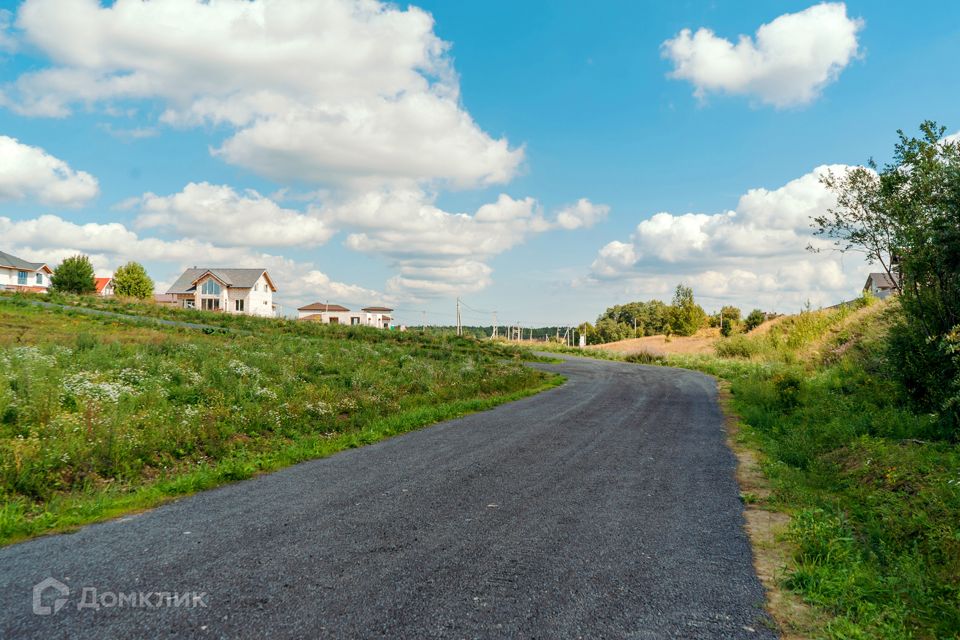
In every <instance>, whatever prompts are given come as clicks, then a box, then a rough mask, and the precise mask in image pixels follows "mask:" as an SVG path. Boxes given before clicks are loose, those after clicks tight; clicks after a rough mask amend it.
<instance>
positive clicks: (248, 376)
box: [0, 296, 559, 543]
mask: <svg viewBox="0 0 960 640" xmlns="http://www.w3.org/2000/svg"><path fill="white" fill-rule="evenodd" d="M31 298H32V297H31ZM90 304H91V306H99V307H105V308H110V309H111V310H124V311H126V312H133V313H137V314H138V315H140V316H142V317H151V316H157V317H167V318H170V319H176V320H181V319H182V320H188V321H194V322H195V321H201V322H203V321H207V322H212V323H213V325H214V326H227V327H230V328H234V329H241V331H229V332H223V331H217V330H209V331H200V330H193V329H181V328H173V327H163V326H157V325H152V324H150V323H147V322H142V321H137V320H126V319H121V318H115V317H108V316H90V315H84V314H80V313H77V312H75V311H70V310H64V309H49V308H41V307H37V306H34V305H31V304H29V303H28V302H27V298H20V297H17V296H3V297H2V298H0V543H9V542H12V541H15V540H18V539H22V538H25V537H29V536H32V535H37V534H40V533H45V532H50V531H58V530H63V529H68V528H70V527H73V526H77V525H80V524H84V523H88V522H92V521H95V520H99V519H103V518H108V517H112V516H116V515H118V514H121V513H125V512H129V511H131V510H136V509H143V508H148V507H152V506H155V505H157V504H160V503H162V502H163V501H165V500H169V499H170V498H172V497H175V496H179V495H184V494H187V493H191V492H194V491H197V490H201V489H206V488H210V487H213V486H216V485H218V484H222V483H224V482H229V481H234V480H240V479H243V478H248V477H250V476H252V475H254V474H256V473H259V472H263V471H270V470H274V469H278V468H280V467H283V466H286V465H289V464H294V463H297V462H300V461H303V460H308V459H311V458H317V457H322V456H325V455H330V454H332V453H335V452H336V451H340V450H343V449H346V448H350V447H356V446H361V445H364V444H368V443H370V442H375V441H377V440H379V439H381V438H384V437H388V436H391V435H394V434H398V433H402V432H405V431H408V430H411V429H415V428H418V427H421V426H424V425H427V424H431V423H434V422H437V421H440V420H445V419H449V418H452V417H456V416H459V415H463V414H465V413H469V412H472V411H478V410H482V409H486V408H490V407H492V406H494V405H496V404H499V403H502V402H505V401H508V400H511V399H515V398H518V397H522V396H524V395H529V394H531V393H534V392H536V391H538V390H540V389H543V388H546V387H548V386H551V385H555V384H557V383H558V380H559V379H558V378H557V377H555V376H548V375H546V374H543V373H540V372H537V371H534V370H532V369H530V368H529V367H525V366H523V364H522V359H523V358H524V357H528V356H527V354H525V352H522V351H520V350H518V349H515V348H513V347H510V346H505V345H499V344H492V343H489V342H488V343H484V342H479V341H475V340H467V339H458V338H456V337H454V336H437V335H428V336H422V335H418V334H416V333H414V332H396V331H393V332H388V331H380V330H377V329H371V328H364V327H357V328H352V327H335V326H320V325H317V324H314V323H298V322H296V321H290V320H258V319H253V318H232V317H230V316H225V315H223V314H216V315H214V314H203V313H201V312H192V313H182V314H181V313H178V311H177V310H171V309H162V308H159V309H158V308H157V307H155V306H153V305H145V304H139V303H121V302H114V303H106V304H99V303H98V302H97V301H92V302H91V303H90Z"/></svg>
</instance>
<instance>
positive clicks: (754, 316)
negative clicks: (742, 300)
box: [743, 309, 767, 331]
mask: <svg viewBox="0 0 960 640" xmlns="http://www.w3.org/2000/svg"><path fill="white" fill-rule="evenodd" d="M766 319H767V314H765V313H764V312H763V311H760V309H754V310H753V311H751V312H750V314H749V315H748V316H747V319H746V320H744V322H743V328H744V330H746V331H753V330H754V329H756V328H757V327H759V326H760V325H762V324H763V323H764V321H766Z"/></svg>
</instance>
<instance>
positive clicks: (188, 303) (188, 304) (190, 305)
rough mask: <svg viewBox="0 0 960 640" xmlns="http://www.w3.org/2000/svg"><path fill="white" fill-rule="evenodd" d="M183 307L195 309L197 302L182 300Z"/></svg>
mask: <svg viewBox="0 0 960 640" xmlns="http://www.w3.org/2000/svg"><path fill="white" fill-rule="evenodd" d="M183 308H184V309H196V308H197V303H196V302H195V301H193V300H184V301H183Z"/></svg>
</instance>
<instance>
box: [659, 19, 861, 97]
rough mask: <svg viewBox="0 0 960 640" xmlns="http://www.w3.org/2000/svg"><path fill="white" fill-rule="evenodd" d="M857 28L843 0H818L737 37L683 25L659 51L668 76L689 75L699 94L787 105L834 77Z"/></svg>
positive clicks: (851, 51)
mask: <svg viewBox="0 0 960 640" xmlns="http://www.w3.org/2000/svg"><path fill="white" fill-rule="evenodd" d="M862 28H863V21H862V20H860V19H856V18H849V17H848V16H847V8H846V5H844V4H843V3H822V4H818V5H814V6H812V7H809V8H807V9H804V10H803V11H800V12H798V13H787V14H784V15H782V16H780V17H778V18H776V19H774V20H773V21H772V22H769V23H767V24H764V25H761V26H760V28H759V29H757V33H756V36H755V37H754V38H751V37H749V36H745V35H741V36H740V37H739V39H738V40H737V42H736V43H733V42H731V41H730V40H727V39H726V38H722V37H719V36H717V35H716V34H715V33H714V32H713V31H711V30H710V29H707V28H703V27H702V28H700V29H697V31H696V32H691V30H690V29H684V30H682V31H681V32H680V33H679V34H677V36H676V37H674V38H672V39H670V40H667V41H666V42H664V43H663V46H662V52H663V55H664V57H666V58H668V59H669V60H670V61H671V62H672V63H673V65H674V70H673V71H672V72H671V74H670V76H671V77H673V78H678V79H682V80H689V81H690V82H691V83H692V84H693V86H694V87H695V91H694V95H695V96H697V97H698V98H701V99H702V98H704V97H706V95H707V94H708V93H711V92H725V93H730V94H739V95H750V96H756V97H758V98H759V99H760V100H761V101H762V102H764V103H766V104H771V105H774V106H776V107H790V106H796V105H803V104H807V103H809V102H811V101H813V100H814V99H816V98H817V97H818V96H819V95H820V93H821V91H822V90H823V88H824V87H825V86H826V85H828V84H830V83H831V82H833V81H834V80H836V79H837V77H838V76H839V75H840V72H841V71H843V69H844V68H845V67H846V66H847V65H848V64H849V63H850V61H851V60H853V59H854V58H855V57H856V56H857V55H858V52H859V44H858V42H857V34H858V32H859V31H860V30H861V29H862Z"/></svg>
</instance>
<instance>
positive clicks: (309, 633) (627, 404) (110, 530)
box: [0, 359, 775, 639]
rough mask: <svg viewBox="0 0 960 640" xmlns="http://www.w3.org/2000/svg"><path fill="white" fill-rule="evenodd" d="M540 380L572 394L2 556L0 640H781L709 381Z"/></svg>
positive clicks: (635, 375)
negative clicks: (62, 588) (55, 583)
mask: <svg viewBox="0 0 960 640" xmlns="http://www.w3.org/2000/svg"><path fill="white" fill-rule="evenodd" d="M540 366H542V367H543V368H545V369H550V370H553V371H559V372H561V373H563V374H565V375H566V376H568V377H569V382H568V383H567V384H566V385H564V386H562V387H559V388H557V389H554V390H551V391H548V392H545V393H542V394H540V395H537V396H534V397H531V398H527V399H525V400H521V401H519V402H515V403H512V404H509V405H504V406H501V407H499V408H497V409H494V410H492V411H488V412H485V413H482V414H476V415H472V416H468V417H465V418H462V419H459V420H453V421H450V422H445V423H442V424H439V425H436V426H434V427H430V428H427V429H423V430H421V431H417V432H414V433H410V434H407V435H404V436H400V437H397V438H394V439H391V440H388V441H385V442H381V443H379V444H375V445H372V446H368V447H364V448H362V449H356V450H352V451H347V452H344V453H341V454H338V455H336V456H333V457H331V458H327V459H325V460H317V461H313V462H308V463H305V464H301V465H298V466H296V467H291V468H289V469H286V470H283V471H280V472H277V473H274V474H271V475H267V476H262V477H259V478H255V479H252V480H249V481H245V482H240V483H237V484H233V485H230V486H227V487H223V488H220V489H216V490H213V491H208V492H205V493H202V494H199V495H196V496H193V497H190V498H185V499H183V500H180V501H177V502H175V503H172V504H169V505H166V506H164V507H162V508H159V509H156V510H153V511H150V512H147V513H144V514H141V515H137V516H133V517H127V518H123V519H120V520H116V521H112V522H108V523H104V524H99V525H93V526H89V527H86V528H84V529H82V530H80V531H78V532H77V533H74V534H70V535H58V536H49V537H45V538H40V539H36V540H33V541H29V542H25V543H22V544H18V545H14V546H11V547H7V548H4V549H0V637H3V638H31V637H32V638H61V637H63V638H97V639H103V638H137V637H143V638H167V637H210V638H217V637H230V638H233V637H245V638H260V637H267V636H269V637H278V638H286V637H289V638H299V637H305V638H317V637H337V638H377V637H383V638H431V637H442V638H485V637H502V638H544V639H552V638H772V637H775V634H774V633H773V632H772V631H770V629H769V626H768V625H769V622H768V620H767V619H766V617H765V615H764V613H763V611H762V602H763V597H764V595H763V590H762V588H761V585H760V583H759V581H758V580H757V578H756V575H755V574H754V571H753V568H752V565H751V552H750V547H749V543H748V541H747V539H746V536H745V534H744V533H743V530H742V525H743V516H742V507H741V504H740V501H739V498H738V491H737V485H736V482H735V480H734V477H733V469H734V465H735V458H734V457H733V455H732V454H731V452H730V451H729V450H728V449H727V448H726V446H725V445H724V434H723V426H722V417H721V414H720V411H719V409H718V407H717V404H716V392H715V386H714V382H713V380H712V379H711V378H708V377H706V376H703V375H700V374H697V373H693V372H689V371H680V370H675V369H666V368H659V367H643V366H637V365H628V364H621V363H613V362H600V361H593V360H580V359H574V360H570V361H567V362H565V363H564V364H561V365H540ZM47 577H52V578H55V579H57V580H60V581H61V582H62V583H63V584H64V585H66V588H69V594H67V595H65V596H64V598H63V601H64V604H63V606H62V607H61V608H60V610H59V611H58V612H56V613H50V614H48V615H38V614H35V613H34V612H33V599H32V588H33V586H34V585H35V584H37V583H38V582H40V581H41V580H43V579H44V578H47ZM84 589H86V590H87V591H86V593H84ZM94 590H96V593H95V595H96V602H97V604H100V605H101V606H100V607H99V608H93V607H91V606H85V607H80V606H78V605H80V604H84V603H85V604H87V605H89V604H91V603H93V602H94V601H95V600H94V597H93V596H94ZM160 593H172V594H176V595H174V596H172V597H169V598H168V599H166V600H164V598H165V596H161V595H157V594H160ZM121 594H122V595H121ZM130 594H133V596H132V597H131V595H130ZM40 595H41V599H40V601H39V602H38V604H40V605H41V606H44V605H48V606H51V610H52V607H53V606H54V599H55V598H56V597H58V596H59V594H58V593H57V591H56V590H55V589H54V588H53V587H50V588H47V589H45V590H44V591H43V592H42V593H41V594H40ZM194 596H196V597H197V599H196V600H193V597H194ZM111 605H113V606H111Z"/></svg>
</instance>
